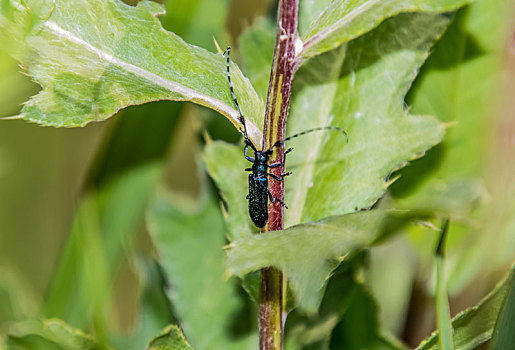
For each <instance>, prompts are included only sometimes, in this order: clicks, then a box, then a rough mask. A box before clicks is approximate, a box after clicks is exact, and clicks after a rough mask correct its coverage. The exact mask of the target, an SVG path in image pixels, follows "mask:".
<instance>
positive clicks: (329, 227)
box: [228, 210, 407, 312]
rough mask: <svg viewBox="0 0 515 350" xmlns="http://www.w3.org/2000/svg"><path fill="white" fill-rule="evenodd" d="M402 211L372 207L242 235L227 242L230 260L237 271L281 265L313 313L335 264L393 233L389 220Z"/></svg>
mask: <svg viewBox="0 0 515 350" xmlns="http://www.w3.org/2000/svg"><path fill="white" fill-rule="evenodd" d="M403 215H407V214H402V213H394V212H386V211H381V210H372V211H367V212H359V213H353V214H348V215H342V216H334V217H330V218H326V219H323V220H320V221H317V222H312V223H308V224H302V225H297V226H293V227H290V228H288V229H286V230H283V231H275V232H269V233H267V234H266V235H255V236H251V237H247V238H242V239H239V240H236V241H234V242H233V243H232V244H231V245H230V246H229V249H228V265H229V267H230V269H231V272H232V273H234V274H236V275H239V276H243V275H244V274H246V273H248V272H251V271H255V270H258V269H260V268H263V267H267V266H275V267H277V268H279V269H281V270H282V271H283V272H284V273H285V275H286V276H287V277H288V280H289V282H290V283H291V286H292V288H293V290H294V292H295V297H296V300H297V302H298V303H299V304H300V306H301V307H302V308H304V309H305V310H307V311H308V312H312V311H314V310H315V309H316V307H317V306H318V303H319V301H320V296H321V295H320V293H321V292H322V291H323V286H324V283H325V282H326V280H327V278H328V276H329V273H330V272H331V271H332V270H333V269H334V268H335V266H337V264H338V263H339V262H340V261H341V260H342V259H343V258H344V257H345V256H348V255H349V254H351V253H353V252H355V251H356V250H359V249H363V248H365V247H367V246H369V245H371V244H372V243H374V242H375V241H377V240H378V239H379V238H381V237H383V236H384V235H386V234H388V233H391V227H392V226H391V225H392V224H394V223H395V222H398V221H397V220H403Z"/></svg>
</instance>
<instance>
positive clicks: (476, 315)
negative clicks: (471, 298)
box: [416, 265, 515, 350]
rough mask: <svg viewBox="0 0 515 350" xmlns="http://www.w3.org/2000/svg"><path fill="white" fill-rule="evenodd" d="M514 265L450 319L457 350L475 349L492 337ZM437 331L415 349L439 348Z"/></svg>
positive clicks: (514, 270) (511, 282) (510, 284)
mask: <svg viewBox="0 0 515 350" xmlns="http://www.w3.org/2000/svg"><path fill="white" fill-rule="evenodd" d="M514 277H515V265H513V266H512V267H511V270H510V272H509V273H508V275H507V276H506V277H505V278H504V279H503V280H502V281H501V282H500V283H499V284H498V285H497V286H496V287H495V289H494V290H493V291H492V292H491V293H490V294H488V295H487V296H486V297H485V298H484V299H483V300H481V301H480V302H479V303H478V304H477V305H476V306H473V307H471V308H469V309H467V310H465V311H462V312H461V313H459V314H458V315H457V316H456V317H454V318H453V319H452V328H453V329H454V334H453V339H454V346H455V349H457V350H465V349H475V348H476V347H477V346H479V345H481V344H483V343H485V342H487V341H488V340H490V339H491V338H492V333H493V330H494V327H495V324H496V321H497V319H498V316H499V313H500V311H501V308H502V306H503V303H504V301H505V299H506V296H507V295H508V293H509V292H510V288H511V289H513V284H514V281H515V279H514ZM438 335H439V332H438V331H435V332H434V333H433V334H432V335H431V336H430V337H429V338H428V339H426V340H424V341H423V342H422V343H421V344H420V345H419V347H418V348H417V349H416V350H429V349H433V350H436V349H440V347H439V345H438Z"/></svg>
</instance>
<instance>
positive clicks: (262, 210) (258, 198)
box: [248, 174, 268, 228]
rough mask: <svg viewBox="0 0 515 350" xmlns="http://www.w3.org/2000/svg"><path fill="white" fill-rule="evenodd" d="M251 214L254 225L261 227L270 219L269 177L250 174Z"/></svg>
mask: <svg viewBox="0 0 515 350" xmlns="http://www.w3.org/2000/svg"><path fill="white" fill-rule="evenodd" d="M248 198H249V215H250V218H251V219H252V221H253V222H254V225H256V226H257V227H259V228H261V227H263V226H265V225H266V222H267V221H268V179H267V178H266V176H265V177H259V178H256V177H255V176H254V174H249V197H248Z"/></svg>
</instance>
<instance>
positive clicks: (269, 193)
mask: <svg viewBox="0 0 515 350" xmlns="http://www.w3.org/2000/svg"><path fill="white" fill-rule="evenodd" d="M268 197H269V198H270V202H272V203H275V202H276V201H277V202H279V203H281V205H282V206H283V207H285V208H286V209H288V207H287V206H286V204H285V203H284V202H283V201H282V200H280V199H279V198H275V197H274V196H272V192H270V191H268Z"/></svg>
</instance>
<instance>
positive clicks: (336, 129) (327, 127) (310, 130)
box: [267, 126, 349, 153]
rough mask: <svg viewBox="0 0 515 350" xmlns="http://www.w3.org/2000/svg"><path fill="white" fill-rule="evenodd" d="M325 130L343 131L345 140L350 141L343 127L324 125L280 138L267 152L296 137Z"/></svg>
mask: <svg viewBox="0 0 515 350" xmlns="http://www.w3.org/2000/svg"><path fill="white" fill-rule="evenodd" d="M324 130H328V131H338V132H341V133H342V134H343V135H345V140H346V141H349V137H348V136H347V133H346V132H345V130H343V129H342V128H339V127H336V126H324V127H321V128H314V129H309V130H306V131H303V132H299V133H298V134H295V135H292V136H288V137H287V138H285V139H283V140H279V141H277V142H276V143H274V144H273V145H272V147H270V148H269V149H268V150H267V153H270V152H271V151H272V150H273V149H274V148H275V147H279V146H282V145H283V144H284V143H285V142H286V141H290V140H291V139H294V138H296V137H299V136H302V135H306V134H310V133H312V132H315V131H324Z"/></svg>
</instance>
